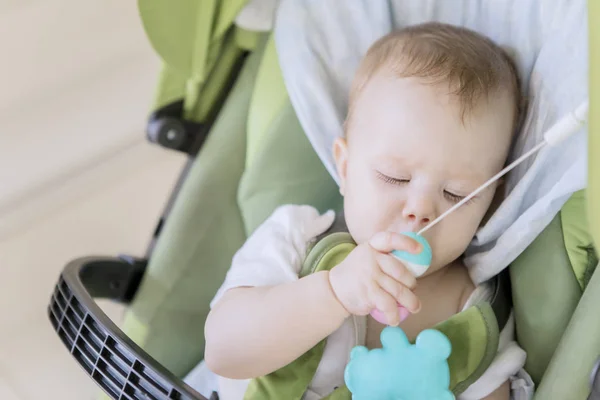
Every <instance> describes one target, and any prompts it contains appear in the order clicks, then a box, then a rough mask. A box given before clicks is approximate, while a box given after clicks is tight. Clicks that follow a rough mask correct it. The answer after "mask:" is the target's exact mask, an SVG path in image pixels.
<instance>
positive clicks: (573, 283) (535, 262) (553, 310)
mask: <svg viewBox="0 0 600 400" xmlns="http://www.w3.org/2000/svg"><path fill="white" fill-rule="evenodd" d="M510 277H511V286H512V295H513V310H514V316H515V324H516V337H517V340H518V342H519V345H520V346H521V347H522V348H523V349H524V350H525V351H526V352H527V361H526V363H525V369H526V370H527V372H528V373H529V374H530V375H531V378H532V379H533V381H534V382H535V383H536V384H539V382H540V380H541V379H542V376H543V374H544V371H545V370H546V367H547V366H548V363H549V361H550V359H551V357H552V355H553V354H554V350H555V349H556V346H557V345H558V343H559V341H560V339H561V337H562V335H563V332H564V331H565V328H566V327H567V325H568V323H569V321H570V319H571V316H572V315H573V311H574V310H575V307H576V306H577V303H578V302H579V299H580V297H581V293H582V291H581V286H580V285H579V282H578V281H577V279H576V278H575V275H574V274H573V269H572V268H571V265H570V260H569V257H568V254H567V251H566V249H565V246H564V235H563V232H562V224H561V215H560V214H558V215H557V216H556V217H555V218H554V219H553V220H552V221H551V222H550V224H549V225H548V226H547V227H546V229H544V231H543V232H542V233H541V234H540V235H539V236H538V237H537V238H536V239H535V240H534V241H533V243H532V244H531V245H529V247H528V248H527V249H525V251H524V252H523V253H522V254H521V255H520V256H519V257H518V258H517V259H516V260H515V261H514V262H513V263H512V265H511V267H510Z"/></svg>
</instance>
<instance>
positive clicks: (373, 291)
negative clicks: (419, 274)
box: [329, 232, 421, 326]
mask: <svg viewBox="0 0 600 400" xmlns="http://www.w3.org/2000/svg"><path fill="white" fill-rule="evenodd" d="M392 250H404V251H407V252H410V253H414V254H418V253H419V252H420V251H421V245H420V244H419V243H418V242H417V241H416V240H414V239H412V238H410V237H408V236H405V235H401V234H399V233H395V232H380V233H378V234H376V235H375V236H373V238H371V240H370V241H369V242H367V243H363V244H361V245H359V246H357V247H356V248H355V249H354V250H352V252H350V254H349V255H348V256H347V257H346V258H345V259H344V261H342V262H341V263H340V264H338V265H337V266H335V267H334V268H333V269H332V270H331V272H330V273H329V281H330V283H331V287H332V288H333V292H334V293H335V295H336V296H337V298H338V300H339V301H340V303H342V305H343V306H344V308H346V310H347V311H348V312H349V313H350V314H354V315H367V314H369V313H370V312H371V311H372V310H373V309H374V308H377V309H379V310H380V311H381V312H382V313H384V315H385V317H386V319H387V321H388V324H389V325H392V326H396V325H398V324H399V323H400V316H399V315H398V303H399V304H400V305H402V306H404V307H405V308H406V309H408V310H409V311H410V312H413V313H415V312H418V311H419V309H420V308H421V303H420V301H419V299H418V298H417V296H415V294H414V293H413V292H412V289H414V288H415V286H416V284H417V280H416V278H415V277H414V275H413V274H412V273H411V272H410V271H409V270H408V269H407V268H406V267H405V266H404V264H402V262H401V261H399V260H398V259H396V258H395V257H394V256H392V255H391V254H389V253H390V252H391V251H392Z"/></svg>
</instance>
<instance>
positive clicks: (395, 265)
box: [376, 254, 417, 289]
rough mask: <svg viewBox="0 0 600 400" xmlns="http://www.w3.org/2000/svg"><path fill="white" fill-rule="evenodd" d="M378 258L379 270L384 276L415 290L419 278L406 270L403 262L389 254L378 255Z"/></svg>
mask: <svg viewBox="0 0 600 400" xmlns="http://www.w3.org/2000/svg"><path fill="white" fill-rule="evenodd" d="M376 258H377V263H378V264H379V268H380V269H381V271H382V272H383V273H384V274H386V275H389V276H391V277H392V278H394V279H395V280H396V281H398V282H400V283H402V284H403V285H404V286H406V287H407V288H409V289H414V288H415V287H416V286H417V278H415V276H414V275H413V274H412V272H410V270H409V269H408V268H406V266H405V265H404V264H403V263H402V261H400V260H398V259H397V258H396V257H394V256H391V255H389V254H378V255H377V257H376Z"/></svg>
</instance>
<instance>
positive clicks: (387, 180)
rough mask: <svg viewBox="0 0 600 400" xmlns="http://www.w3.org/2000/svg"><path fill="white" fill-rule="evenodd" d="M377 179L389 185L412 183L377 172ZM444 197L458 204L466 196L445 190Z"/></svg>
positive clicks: (470, 200)
mask: <svg viewBox="0 0 600 400" xmlns="http://www.w3.org/2000/svg"><path fill="white" fill-rule="evenodd" d="M377 177H378V178H379V179H381V180H382V181H384V182H385V183H389V184H392V185H404V184H406V183H408V182H409V181H410V180H409V179H398V178H392V177H391V176H387V175H384V174H382V173H381V172H377ZM444 197H445V198H446V200H448V201H450V202H452V203H458V202H459V201H461V200H462V199H464V198H465V197H466V196H459V195H457V194H454V193H450V192H448V191H446V190H444ZM473 200H474V198H472V199H469V201H467V202H466V203H465V204H469V203H471V202H472V201H473Z"/></svg>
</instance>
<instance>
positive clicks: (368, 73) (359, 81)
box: [347, 22, 523, 130]
mask: <svg viewBox="0 0 600 400" xmlns="http://www.w3.org/2000/svg"><path fill="white" fill-rule="evenodd" d="M382 69H385V70H386V72H388V73H392V74H394V75H395V76H397V77H402V78H406V77H416V78H424V79H425V80H427V81H429V82H430V83H432V84H439V83H447V84H448V85H449V87H450V90H451V93H452V94H454V95H456V96H457V97H458V99H459V101H460V106H461V119H463V121H464V117H465V114H467V113H468V112H470V111H472V110H473V109H474V108H475V107H476V105H477V103H478V101H479V100H480V99H482V98H483V97H485V98H487V97H488V96H489V95H490V94H497V93H499V92H502V91H505V92H506V93H508V94H509V95H510V96H511V98H512V99H513V101H514V107H515V108H514V116H515V120H514V124H513V128H514V130H516V128H517V127H518V125H519V121H520V118H521V109H522V108H523V100H522V96H521V87H520V81H519V76H518V73H517V69H516V67H515V65H514V63H513V61H512V60H511V58H510V57H509V56H508V54H507V53H506V52H505V51H504V50H502V48H500V46H498V45H496V44H495V43H494V42H492V41H491V40H490V39H488V38H486V37H485V36H483V35H481V34H479V33H477V32H474V31H472V30H469V29H466V28H463V27H458V26H453V25H449V24H443V23H439V22H429V23H424V24H419V25H414V26H410V27H407V28H404V29H401V30H398V31H395V32H392V33H390V34H388V35H386V36H384V37H382V38H381V39H379V40H378V41H376V42H375V43H374V44H373V45H372V46H371V47H370V48H369V50H368V51H367V54H366V55H365V56H364V58H363V59H362V61H361V63H360V66H359V68H358V71H357V73H356V75H355V78H354V81H353V83H352V87H351V89H350V99H349V109H348V117H347V122H348V121H349V120H350V117H351V114H352V111H353V107H354V104H355V102H356V99H357V97H358V96H359V94H360V93H361V92H362V90H363V89H364V87H365V86H366V85H367V84H368V82H369V80H370V79H371V78H372V77H373V76H374V75H375V74H376V73H377V72H379V71H380V70H382Z"/></svg>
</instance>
